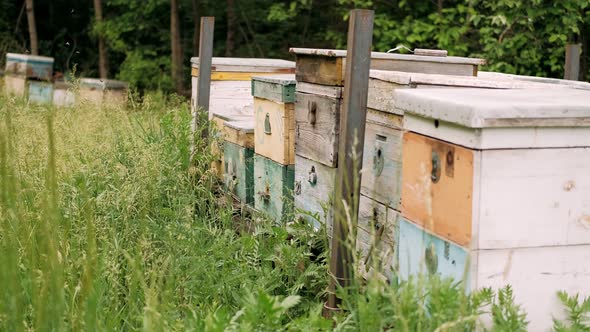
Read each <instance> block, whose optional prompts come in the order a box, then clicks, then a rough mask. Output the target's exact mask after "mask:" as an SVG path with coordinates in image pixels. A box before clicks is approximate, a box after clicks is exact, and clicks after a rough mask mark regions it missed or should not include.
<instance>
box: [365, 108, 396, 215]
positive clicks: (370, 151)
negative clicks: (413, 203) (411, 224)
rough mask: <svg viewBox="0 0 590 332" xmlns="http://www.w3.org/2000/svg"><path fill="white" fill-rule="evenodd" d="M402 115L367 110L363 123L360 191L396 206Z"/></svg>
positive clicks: (387, 204) (386, 203)
mask: <svg viewBox="0 0 590 332" xmlns="http://www.w3.org/2000/svg"><path fill="white" fill-rule="evenodd" d="M402 120H403V119H402V117H401V116H398V115H394V114H389V113H384V112H377V111H373V110H369V112H368V113H367V123H366V127H365V146H364V152H363V175H362V179H361V193H362V194H364V195H365V196H367V197H370V198H372V199H374V200H376V201H378V202H380V203H382V204H385V205H386V206H388V207H391V208H393V209H397V210H399V201H400V192H401V162H402V160H401V150H402Z"/></svg>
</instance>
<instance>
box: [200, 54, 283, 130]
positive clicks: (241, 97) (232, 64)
mask: <svg viewBox="0 0 590 332" xmlns="http://www.w3.org/2000/svg"><path fill="white" fill-rule="evenodd" d="M191 64H192V71H191V75H192V99H191V105H192V108H193V112H194V111H195V110H196V98H197V91H198V89H197V88H198V79H197V78H198V76H199V58H196V57H195V58H191ZM294 72H295V63H294V62H291V61H285V60H278V59H255V58H250V59H247V58H223V57H214V58H213V59H212V65H211V90H210V98H209V99H210V100H209V118H210V119H211V118H212V117H213V115H214V114H220V115H225V116H235V115H240V114H241V115H252V114H253V100H252V91H251V90H252V83H251V79H252V77H253V76H260V75H264V76H268V75H281V74H289V73H294Z"/></svg>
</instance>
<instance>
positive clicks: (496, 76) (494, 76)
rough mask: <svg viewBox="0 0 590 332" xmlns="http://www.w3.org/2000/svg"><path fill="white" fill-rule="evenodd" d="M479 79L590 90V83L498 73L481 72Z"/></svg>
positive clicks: (478, 75)
mask: <svg viewBox="0 0 590 332" xmlns="http://www.w3.org/2000/svg"><path fill="white" fill-rule="evenodd" d="M477 77H479V78H482V79H486V80H495V81H517V82H531V83H544V84H555V85H560V86H564V87H568V88H572V89H581V90H590V83H588V82H580V81H571V80H561V79H557V78H548V77H537V76H524V75H514V74H504V73H496V72H488V71H479V72H478V73H477Z"/></svg>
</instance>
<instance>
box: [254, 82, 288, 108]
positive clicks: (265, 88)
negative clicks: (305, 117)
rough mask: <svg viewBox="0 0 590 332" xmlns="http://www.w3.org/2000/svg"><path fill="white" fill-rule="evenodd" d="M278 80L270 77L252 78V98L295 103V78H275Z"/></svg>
mask: <svg viewBox="0 0 590 332" xmlns="http://www.w3.org/2000/svg"><path fill="white" fill-rule="evenodd" d="M277 77H280V79H278V78H277V79H274V80H273V79H272V76H264V77H260V76H259V77H253V78H252V96H254V97H257V98H263V99H268V100H272V101H276V102H281V103H294V102H295V85H296V81H295V76H294V75H293V76H291V75H290V77H292V78H291V79H289V78H286V77H284V76H277Z"/></svg>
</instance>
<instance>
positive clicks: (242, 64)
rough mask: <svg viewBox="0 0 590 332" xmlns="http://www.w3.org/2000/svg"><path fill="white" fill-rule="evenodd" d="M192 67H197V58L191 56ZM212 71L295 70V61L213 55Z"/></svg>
mask: <svg viewBox="0 0 590 332" xmlns="http://www.w3.org/2000/svg"><path fill="white" fill-rule="evenodd" d="M191 64H192V68H194V69H198V68H199V58H198V57H192V58H191ZM211 67H212V70H213V71H234V72H235V71H237V72H255V71H259V72H264V73H266V72H276V71H279V70H291V72H293V70H295V62H293V61H287V60H281V59H265V58H234V57H213V59H212V61H211Z"/></svg>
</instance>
